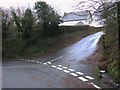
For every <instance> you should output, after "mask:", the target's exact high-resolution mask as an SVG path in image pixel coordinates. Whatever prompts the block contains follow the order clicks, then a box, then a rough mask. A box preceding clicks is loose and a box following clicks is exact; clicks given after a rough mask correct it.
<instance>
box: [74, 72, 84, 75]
mask: <svg viewBox="0 0 120 90" xmlns="http://www.w3.org/2000/svg"><path fill="white" fill-rule="evenodd" d="M76 73H77V74H79V75H84V74H83V73H82V72H76Z"/></svg>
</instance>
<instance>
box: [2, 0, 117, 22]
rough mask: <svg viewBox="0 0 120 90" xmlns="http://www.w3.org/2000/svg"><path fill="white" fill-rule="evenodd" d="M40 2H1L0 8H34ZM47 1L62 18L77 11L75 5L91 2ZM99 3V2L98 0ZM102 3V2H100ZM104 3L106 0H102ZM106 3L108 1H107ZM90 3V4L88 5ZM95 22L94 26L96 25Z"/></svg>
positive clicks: (72, 0) (8, 0)
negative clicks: (66, 13) (65, 14)
mask: <svg viewBox="0 0 120 90" xmlns="http://www.w3.org/2000/svg"><path fill="white" fill-rule="evenodd" d="M36 1H40V0H0V4H1V5H0V6H2V7H4V8H9V7H14V8H16V7H20V8H21V7H28V5H30V7H31V8H33V6H34V3H35V2H36ZM41 1H45V2H46V3H47V4H49V5H51V6H52V7H53V8H55V10H57V12H58V13H59V14H60V15H61V16H62V15H63V14H64V12H72V11H75V10H76V7H75V5H77V4H78V2H80V1H87V2H88V1H90V0H41ZM97 1H98V0H97ZM99 1H100V0H99ZM102 1H104V0H102ZM105 1H106V0H105ZM107 1H118V0H107ZM89 4H90V3H89V2H88V5H89ZM96 23H97V22H95V23H94V24H96Z"/></svg>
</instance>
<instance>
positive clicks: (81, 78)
mask: <svg viewBox="0 0 120 90" xmlns="http://www.w3.org/2000/svg"><path fill="white" fill-rule="evenodd" d="M78 79H80V80H82V81H83V82H86V81H88V80H87V79H85V78H83V77H78Z"/></svg>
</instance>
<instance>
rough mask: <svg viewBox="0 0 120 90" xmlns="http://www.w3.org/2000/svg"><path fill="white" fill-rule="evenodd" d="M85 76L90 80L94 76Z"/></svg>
mask: <svg viewBox="0 0 120 90" xmlns="http://www.w3.org/2000/svg"><path fill="white" fill-rule="evenodd" d="M85 77H86V78H88V79H90V80H93V79H94V78H93V77H91V76H85Z"/></svg>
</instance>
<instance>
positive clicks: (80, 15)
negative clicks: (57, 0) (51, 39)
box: [62, 11, 90, 22]
mask: <svg viewBox="0 0 120 90" xmlns="http://www.w3.org/2000/svg"><path fill="white" fill-rule="evenodd" d="M89 15H90V12H89V11H80V12H70V13H65V15H64V16H63V18H62V20H63V21H64V22H66V21H78V20H79V21H80V20H87V18H88V16H89Z"/></svg>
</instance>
